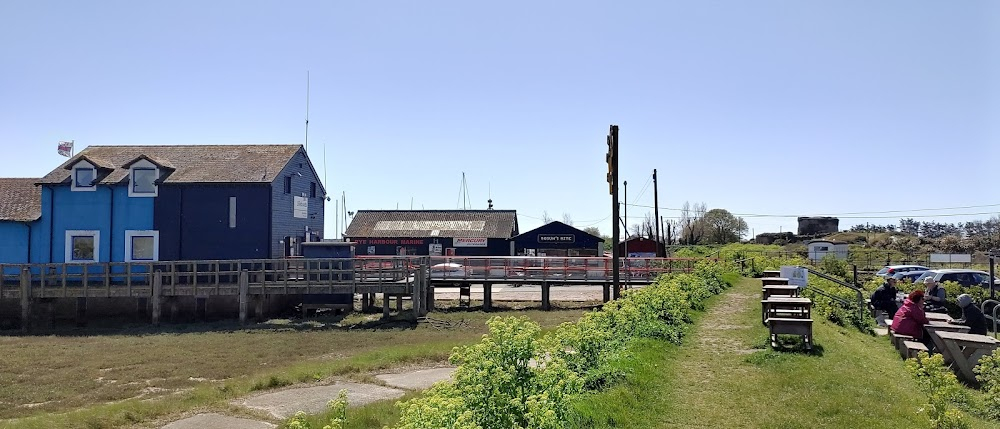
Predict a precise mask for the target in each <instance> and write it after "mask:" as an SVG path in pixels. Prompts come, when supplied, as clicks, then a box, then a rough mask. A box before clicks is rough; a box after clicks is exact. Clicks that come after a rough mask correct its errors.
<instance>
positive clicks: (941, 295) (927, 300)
mask: <svg viewBox="0 0 1000 429" xmlns="http://www.w3.org/2000/svg"><path fill="white" fill-rule="evenodd" d="M924 287H926V289H927V290H925V291H924V309H925V310H927V311H929V312H931V313H947V312H948V309H946V308H945V306H944V303H945V298H946V297H947V293H946V292H945V290H944V288H943V287H941V285H940V284H938V282H936V281H934V278H933V277H927V278H925V279H924Z"/></svg>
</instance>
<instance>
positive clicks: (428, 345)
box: [0, 304, 583, 427]
mask: <svg viewBox="0 0 1000 429" xmlns="http://www.w3.org/2000/svg"><path fill="white" fill-rule="evenodd" d="M527 305H531V304H527ZM536 305H537V304H536ZM508 310H510V311H515V310H516V311H518V313H519V314H523V315H525V316H527V317H530V318H531V319H533V320H535V321H537V322H538V323H540V324H541V325H543V326H548V327H551V326H555V325H558V324H559V323H562V322H564V321H569V320H576V319H577V318H579V316H580V314H581V312H582V311H583V309H581V308H574V309H564V310H556V311H550V312H543V311H539V310H535V309H527V310H519V309H508ZM496 314H497V312H493V313H484V312H481V311H449V312H435V313H431V317H432V318H433V319H434V322H435V323H426V322H422V323H415V322H414V321H413V320H411V319H406V318H396V319H393V320H392V321H391V322H389V323H384V322H381V321H379V315H359V314H353V315H351V316H349V317H347V318H341V317H333V316H325V317H323V316H321V317H318V318H313V319H309V320H305V321H303V320H289V319H280V320H271V321H269V322H268V323H264V324H258V325H254V326H252V327H250V328H248V329H240V327H239V326H238V325H237V324H235V323H233V322H217V323H201V324H186V325H171V326H165V327H164V328H161V329H159V330H156V329H153V328H151V327H148V326H144V325H133V326H126V327H121V328H117V329H90V330H85V331H82V332H77V331H62V332H59V331H53V332H51V333H50V334H47V335H33V336H0V350H3V357H2V358H0V426H4V427H7V426H8V425H10V426H14V427H52V426H47V425H58V427H76V426H75V425H72V424H69V425H64V423H67V422H69V421H73V419H74V417H72V416H70V417H66V418H65V419H62V420H60V419H56V420H53V417H52V415H51V413H59V412H66V411H70V410H76V411H75V413H76V415H77V416H76V417H75V419H76V420H79V421H81V422H82V423H81V424H80V425H79V426H78V427H119V426H124V425H128V424H134V423H137V422H141V421H148V420H150V419H153V418H160V417H162V416H163V415H165V414H171V413H175V412H179V411H184V410H187V409H189V408H196V407H211V406H213V405H215V406H219V404H222V403H224V400H225V399H226V398H230V397H235V396H239V395H242V394H246V393H248V392H250V391H254V390H260V389H267V388H272V387H279V386H281V385H285V384H290V383H295V382H302V381H312V380H316V379H323V378H326V377H330V376H338V375H339V376H352V375H353V376H355V377H357V376H361V377H363V373H364V372H366V371H374V370H379V369H384V368H389V367H393V366H398V365H402V364H411V363H421V362H433V361H442V360H445V359H446V358H447V356H448V355H449V353H450V351H451V349H452V348H453V347H454V346H457V345H460V344H466V343H471V342H474V341H477V340H478V339H479V338H480V337H481V335H482V334H484V333H486V331H487V330H486V326H485V322H486V320H488V319H489V318H490V317H492V316H493V315H496ZM150 398H157V400H153V401H148V400H143V399H150ZM44 415H47V416H44ZM31 416H38V417H39V418H38V419H36V418H28V419H24V418H25V417H31ZM43 416H44V417H43ZM2 419H20V421H17V420H6V421H4V420H2Z"/></svg>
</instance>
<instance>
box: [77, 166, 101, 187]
mask: <svg viewBox="0 0 1000 429" xmlns="http://www.w3.org/2000/svg"><path fill="white" fill-rule="evenodd" d="M75 173H76V183H75V186H76V187H77V188H92V187H94V178H95V177H96V176H97V174H96V172H95V171H94V169H93V168H77V169H76V171H75Z"/></svg>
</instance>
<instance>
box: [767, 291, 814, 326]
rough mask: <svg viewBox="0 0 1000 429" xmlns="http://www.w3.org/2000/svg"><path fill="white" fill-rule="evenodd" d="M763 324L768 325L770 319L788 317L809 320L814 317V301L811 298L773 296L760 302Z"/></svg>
mask: <svg viewBox="0 0 1000 429" xmlns="http://www.w3.org/2000/svg"><path fill="white" fill-rule="evenodd" d="M760 305H761V318H760V319H761V320H760V321H761V323H763V324H765V325H766V324H767V319H768V318H769V317H788V318H793V319H795V318H798V319H808V318H810V317H812V315H811V312H812V300H811V299H809V298H793V297H786V296H771V297H770V298H768V299H764V300H761V301H760Z"/></svg>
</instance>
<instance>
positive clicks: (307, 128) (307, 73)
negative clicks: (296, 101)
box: [306, 70, 309, 152]
mask: <svg viewBox="0 0 1000 429" xmlns="http://www.w3.org/2000/svg"><path fill="white" fill-rule="evenodd" d="M308 151H309V70H306V152H308Z"/></svg>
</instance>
